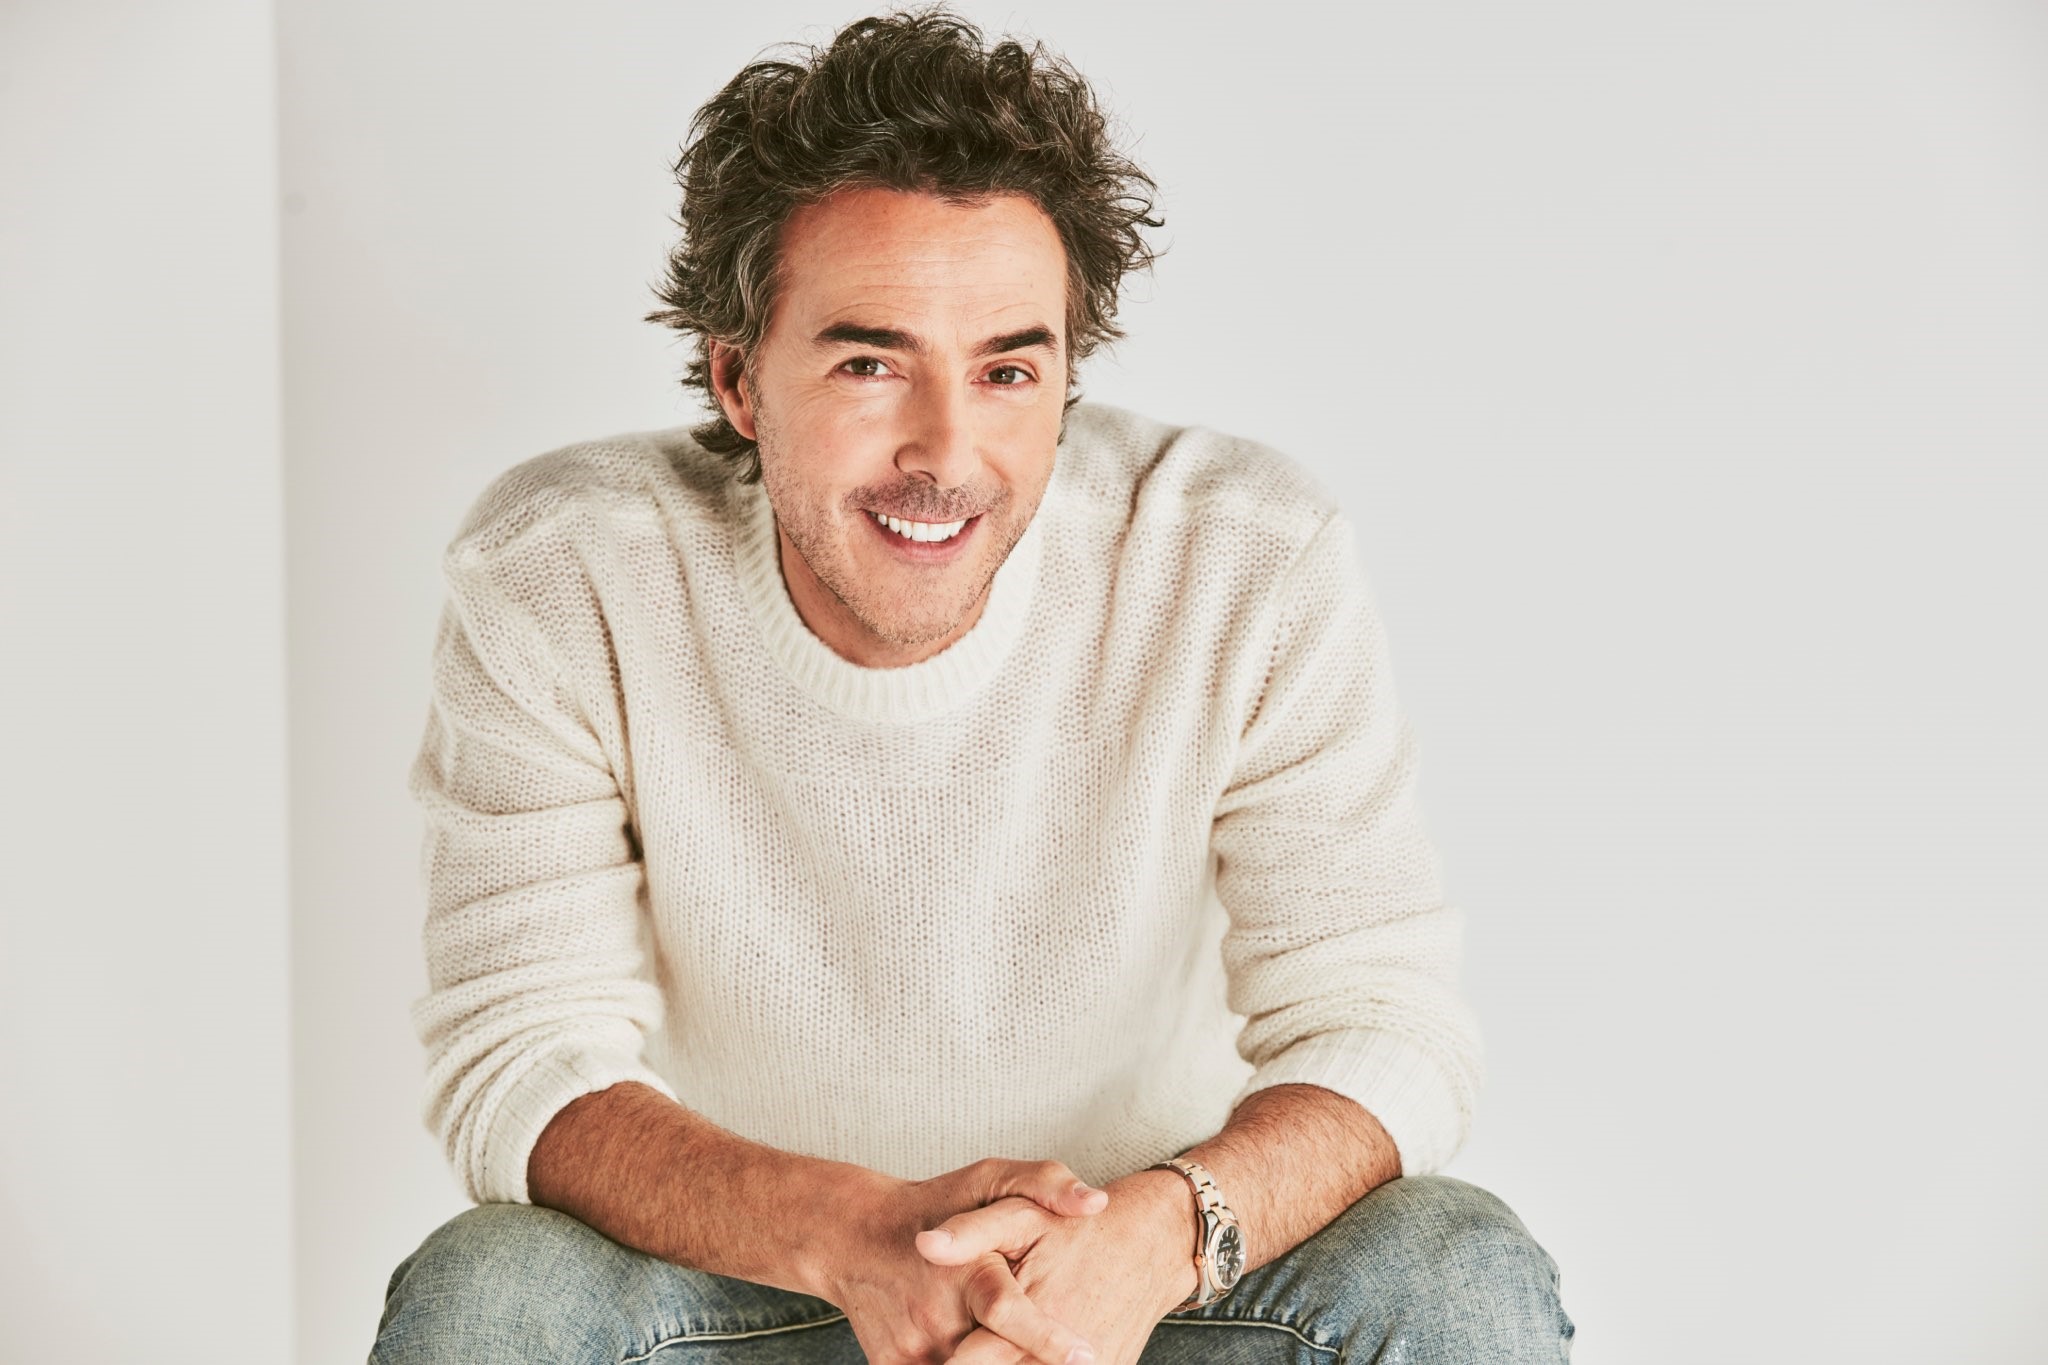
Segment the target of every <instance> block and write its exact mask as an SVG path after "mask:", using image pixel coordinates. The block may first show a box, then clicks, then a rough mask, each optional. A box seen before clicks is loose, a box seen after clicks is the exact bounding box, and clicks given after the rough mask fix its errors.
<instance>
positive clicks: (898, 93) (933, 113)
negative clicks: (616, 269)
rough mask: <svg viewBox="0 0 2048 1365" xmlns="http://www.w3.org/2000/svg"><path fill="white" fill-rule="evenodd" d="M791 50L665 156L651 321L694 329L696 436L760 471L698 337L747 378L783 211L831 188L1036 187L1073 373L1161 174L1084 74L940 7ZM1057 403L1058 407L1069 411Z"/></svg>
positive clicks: (950, 194) (1131, 255)
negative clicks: (669, 244) (1119, 129)
mask: <svg viewBox="0 0 2048 1365" xmlns="http://www.w3.org/2000/svg"><path fill="white" fill-rule="evenodd" d="M799 55H800V56H801V57H802V58H803V60H801V61H797V62H788V61H775V60H761V61H756V62H754V63H752V64H751V65H749V66H747V67H745V68H743V69H742V70H741V71H740V73H739V74H738V75H736V76H734V77H733V78H732V80H730V81H728V82H727V83H726V86H725V88H724V89H723V90H721V91H719V92H718V94H716V95H715V96H713V97H712V98H711V99H710V100H709V101H707V102H706V103H705V104H704V106H703V107H702V108H701V109H699V110H698V111H697V114H696V117H695V118H694V119H692V121H691V124H690V139H691V140H690V141H688V142H687V143H685V145H684V146H683V149H682V154H681V156H680V157H678V159H677V161H676V163H675V174H676V180H677V183H678V184H680V185H681V186H682V190H683V200H682V213H681V216H680V218H679V219H678V220H677V226H678V227H680V228H681V229H682V230H683V238H682V240H681V242H680V243H679V244H678V245H677V246H676V247H675V249H674V250H673V251H672V252H671V253H670V256H669V260H668V267H667V271H666V274H665V277H664V279H663V280H662V282H661V284H660V285H659V286H658V287H657V288H656V290H655V293H656V294H657V296H658V297H659V298H660V299H661V301H662V302H663V303H664V304H665V305H667V306H666V307H664V308H661V309H659V310H657V311H655V312H652V313H649V314H648V315H647V321H649V322H658V323H662V324H663V325H665V326H668V327H673V328H675V329H676V330H677V331H679V332H682V333H685V334H694V335H695V336H696V338H697V344H696V354H695V356H694V358H693V359H692V360H691V361H690V362H689V365H688V368H687V370H686V371H685V374H684V376H683V381H682V382H683V384H684V385H685V386H686V387H691V388H698V389H702V390H703V391H704V393H705V396H706V397H707V398H709V399H710V400H711V407H712V410H713V411H714V412H718V413H719V415H718V417H717V418H715V419H714V420H712V421H709V422H706V423H704V424H702V425H700V426H698V427H695V428H694V429H693V430H692V433H691V434H692V435H694V436H695V437H696V438H697V440H698V441H699V442H700V443H702V444H703V445H704V446H705V447H706V448H707V449H709V450H712V451H715V452H717V453H719V454H721V455H726V456H730V457H731V458H732V459H733V460H734V461H735V462H736V463H737V464H738V465H739V466H741V468H740V471H739V473H738V477H739V478H740V479H741V480H742V481H743V482H748V483H752V482H755V481H757V480H759V478H760V477H761V456H760V451H759V450H758V449H757V448H756V446H755V443H754V442H753V441H751V440H748V439H747V438H746V437H744V436H742V435H740V433H739V432H738V431H736V430H735V429H734V428H733V425H732V423H731V422H729V421H727V420H726V418H725V416H724V414H723V412H722V411H720V410H719V408H718V402H717V396H716V395H715V394H714V393H713V391H712V388H711V382H710V378H711V348H710V344H709V343H710V341H711V340H712V339H714V338H715V339H717V340H719V341H722V342H725V343H727V344H728V345H731V346H734V347H736V348H738V349H739V351H740V353H741V355H742V356H743V357H745V364H746V372H747V373H749V374H751V373H752V371H753V365H754V358H755V353H756V348H757V347H758V345H759V343H760V341H761V338H762V335H763V334H764V333H765V332H766V331H767V327H768V316H769V312H770V308H771V306H772V304H773V302H774V299H775V290H776V285H777V274H776V244H777V239H778V236H779V234H780V232H781V230H782V225H783V223H784V222H785V221H786V220H787V219H788V217H789V215H790V213H791V211H792V210H794V209H796V208H798V207H800V206H803V205H806V204H812V203H816V202H817V201H818V200H821V199H823V198H825V197H826V196H827V195H829V194H831V193H833V192H834V191H836V190H840V189H846V188H851V187H883V188H889V189H898V190H909V191H918V192H923V193H929V194H936V195H938V196H940V197H941V198H943V199H946V200H948V201H949V202H953V203H960V204H966V203H973V202H976V201H979V200H981V199H984V198H986V197H987V196H990V195H994V194H1005V193H1014V194H1023V195H1028V196H1030V197H1031V198H1032V199H1033V200H1034V201H1036V203H1037V204H1038V206H1039V207H1040V208H1041V209H1043V210H1044V211H1045V213H1046V215H1047V216H1048V217H1049V218H1051V219H1052V221H1053V224H1054V226H1055V227H1057V228H1058V229H1059V235H1060V242H1061V244H1062V245H1063V246H1064V247H1065V249H1066V258H1067V309H1066V311H1067V316H1066V333H1067V367H1066V368H1067V375H1066V384H1067V390H1068V397H1067V399H1066V407H1067V408H1071V407H1073V405H1074V404H1075V403H1076V402H1078V401H1079V398H1080V395H1079V393H1078V392H1077V391H1076V390H1075V389H1074V366H1075V363H1076V362H1077V361H1078V360H1080V359H1081V358H1082V357H1084V356H1086V355H1088V354H1089V353H1090V352H1091V351H1093V350H1094V349H1095V348H1096V347H1097V346H1098V345H1100V344H1101V343H1103V342H1105V341H1111V340H1115V339H1116V338H1119V337H1121V336H1123V335H1124V333H1123V331H1122V330H1121V329H1120V328H1118V327H1117V325H1116V321H1115V319H1116V305H1117V289H1118V286H1119V285H1120V283H1121V282H1122V279H1123V276H1124V275H1125V273H1127V272H1128V271H1131V270H1134V269H1138V268H1140V267H1149V266H1150V265H1151V264H1152V261H1153V259H1154V258H1155V257H1156V255H1157V254H1158V252H1156V251H1155V250H1154V249H1153V248H1152V247H1150V246H1149V245H1148V244H1147V243H1146V242H1145V240H1144V239H1143V237H1142V236H1141V235H1140V234H1139V231H1138V229H1139V226H1140V225H1143V226H1146V227H1159V226H1162V224H1163V222H1164V220H1163V219H1161V218H1158V217H1155V216H1153V213H1152V197H1151V196H1152V195H1153V194H1154V193H1156V191H1157V186H1156V185H1155V184H1154V183H1153V181H1152V179H1151V178H1150V177H1149V176H1147V175H1146V174H1145V173H1144V172H1143V171H1141V170H1139V169H1138V167H1137V166H1136V165H1134V164H1132V163H1131V162H1130V161H1128V160H1126V159H1125V158H1124V157H1123V156H1121V155H1120V154H1119V153H1118V152H1117V150H1116V149H1115V148H1114V147H1113V146H1112V145H1111V143H1110V139H1109V134H1108V127H1107V121H1106V119H1105V117H1104V115H1103V113H1102V112H1101V110H1100V108H1099V107H1098V105H1097V103H1096V100H1095V97H1094V93H1093V91H1091V90H1090V89H1089V87H1088V84H1087V82H1086V81H1085V80H1084V79H1083V78H1082V77H1081V74H1080V73H1079V72H1078V71H1076V70H1075V69H1074V68H1073V67H1072V66H1070V65H1069V64H1068V63H1066V62H1065V61H1064V60H1062V59H1060V58H1058V57H1054V56H1050V55H1048V54H1047V53H1046V52H1045V49H1044V46H1043V45H1042V44H1039V43H1035V42H1034V43H1033V44H1032V47H1031V49H1030V50H1029V51H1026V50H1025V49H1024V48H1023V47H1022V46H1020V45H1019V44H1017V43H1016V42H1013V41H1008V40H1005V41H1004V42H1002V43H1000V44H998V45H997V46H996V47H994V48H991V49H984V47H983V41H982V35H981V31H980V30H979V29H977V28H976V27H975V26H974V25H972V24H970V23H968V22H967V21H966V20H964V19H962V18H960V17H958V16H957V15H954V14H951V13H948V12H947V11H945V10H944V9H943V8H941V7H938V6H928V7H925V8H921V9H917V10H909V11H904V12H900V13H896V14H891V15H887V16H883V17H876V18H868V19H861V20H857V21H856V22H854V23H852V24H849V25H847V26H846V27H845V28H843V29H841V30H840V31H839V33H838V34H837V35H835V36H834V38H833V39H832V43H831V46H829V47H826V48H816V47H812V48H807V49H801V50H800V53H799ZM1063 411H1064V410H1063Z"/></svg>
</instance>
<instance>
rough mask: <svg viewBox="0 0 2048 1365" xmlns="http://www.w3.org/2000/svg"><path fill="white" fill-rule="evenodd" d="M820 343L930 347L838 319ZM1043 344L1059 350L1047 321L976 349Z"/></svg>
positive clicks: (916, 350)
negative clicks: (1046, 323)
mask: <svg viewBox="0 0 2048 1365" xmlns="http://www.w3.org/2000/svg"><path fill="white" fill-rule="evenodd" d="M811 340H812V342H813V344H815V345H818V346H830V345H833V344H834V343H837V342H846V343H849V344H851V345H855V346H873V347H875V348H876V349H878V350H884V351H906V352H908V353H909V354H911V355H923V354H924V353H925V352H926V350H927V349H928V348H927V347H926V346H925V343H924V338H923V337H920V336H916V335H914V334H912V333H910V332H905V331H901V330H899V329H897V328H895V327H869V326H865V325H864V324H862V323H858V322H835V323H833V324H832V325H831V326H830V327H827V328H826V329H825V330H824V331H822V332H820V333H818V335H817V336H815V337H813V338H812V339H811ZM1033 346H1040V347H1043V348H1045V349H1046V350H1048V351H1053V352H1057V351H1058V349H1059V345H1058V339H1057V338H1056V337H1054V336H1053V334H1052V329H1051V328H1050V327H1047V326H1045V325H1044V324H1042V323H1041V324H1038V325H1035V326H1031V327H1025V328H1022V329H1021V330H1019V331H1015V332H1004V333H1003V334H1002V335H1001V336H992V337H990V338H989V339H988V340H986V341H984V342H982V343H981V344H980V345H979V346H976V347H975V348H974V354H975V355H976V356H985V355H1001V354H1002V353H1004V352H1005V351H1023V350H1029V349H1030V348H1031V347H1033Z"/></svg>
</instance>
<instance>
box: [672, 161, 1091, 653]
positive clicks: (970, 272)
mask: <svg viewBox="0 0 2048 1365" xmlns="http://www.w3.org/2000/svg"><path fill="white" fill-rule="evenodd" d="M780 256H781V285H780V292H779V294H778V297H777V299H776V302H775V307H774V311H773V312H772V313H771V314H770V317H769V323H768V329H767V333H766V335H765V336H764V337H763V339H762V342H761V345H760V348H759V351H758V354H757V355H756V356H755V365H754V376H753V382H752V383H750V384H745V385H742V384H740V383H739V382H738V381H739V380H740V375H739V367H738V365H737V363H736V360H737V357H736V356H735V354H734V353H733V352H732V351H731V350H730V349H729V348H726V347H723V346H721V345H718V344H716V343H714V344H713V346H712V357H711V358H712V373H713V376H714V385H715V388H716V391H717V394H718V397H719V400H720V403H721V404H722V406H723V407H724V410H725V413H726V416H727V417H728V418H729V419H730V420H731V421H732V424H733V425H734V427H736V428H737V429H738V430H739V432H740V433H741V434H742V435H744V436H747V437H749V438H751V439H753V440H754V441H756V442H758V443H759V445H760V450H761V480H762V485H763V487H764V489H765V490H766V492H767V494H768V499H769V502H770V505H771V506H773V508H774V509H775V521H776V524H777V526H778V528H779V536H778V538H779V541H780V549H781V562H782V575H783V581H784V582H785V583H787V584H788V586H789V593H790V598H791V600H792V602H794V603H795V605H796V607H797V610H798V613H799V614H800V615H801V616H802V617H803V618H804V621H805V623H806V624H807V625H809V626H810V628H811V630H812V632H813V633H814V634H816V635H817V636H818V637H819V638H820V639H821V640H823V641H824V642H825V643H826V644H827V645H829V646H831V647H832V649H833V650H834V651H836V652H837V653H838V654H840V655H841V656H843V657H845V658H847V659H850V660H852V661H853V662H855V663H858V664H863V665H865V666H868V667H873V668H892V667H900V666H902V665H904V664H909V663H915V662H917V661H918V660H920V659H923V658H926V657H929V656H930V655H933V654H936V653H938V652H939V651H940V650H942V649H944V648H945V647H946V646H947V645H950V644H951V643H953V641H955V640H957V639H958V638H960V637H961V636H962V635H964V634H966V633H967V632H968V630H969V629H971V628H972V627H973V625H974V623H975V621H976V620H977V619H979V617H980V615H981V609H982V606H983V604H984V603H985V601H986V599H987V596H988V590H989V585H990V583H991V582H992V580H993V579H994V577H995V572H996V570H997V568H999V567H1000V566H1001V565H1002V563H1003V560H1004V559H1005V558H1006V557H1007V556H1008V555H1009V553H1010V550H1011V547H1012V546H1014V545H1015V544H1016V543H1017V540H1018V538H1019V537H1020V536H1022V535H1023V534H1024V530H1025V527H1026V526H1028V525H1029V524H1030V521H1031V518H1032V516H1033V515H1034V514H1035V513H1036V512H1037V510H1038V504H1039V500H1040V498H1041V497H1042V496H1043V494H1044V492H1045V487H1046V483H1047V481H1048V480H1049V479H1050V478H1051V477H1052V468H1053V455H1054V449H1055V447H1056V446H1057V445H1058V442H1059V433H1060V423H1061V418H1062V416H1063V414H1064V409H1065V400H1066V344H1067V343H1066V325H1065V319H1066V252H1065V249H1064V248H1063V247H1062V246H1061V243H1060V239H1059V233H1058V231H1057V229H1055V228H1054V226H1053V224H1052V220H1051V219H1050V218H1048V217H1046V215H1045V213H1044V211H1043V210H1041V209H1040V208H1039V207H1038V206H1037V204H1035V203H1034V202H1032V201H1031V200H1030V199H1028V198H1025V197H1022V196H1017V195H1003V196H999V197H996V198H992V199H989V200H987V201H985V202H984V203H982V204H980V205H979V206H976V207H971V208H963V207H958V206H955V205H952V204H948V203H946V202H945V201H943V200H941V199H938V198H935V197H933V196H930V195H924V194H908V193H902V192H898V191H894V190H879V189H861V190H847V191H842V192H841V193H839V194H836V195H833V196H832V197H830V198H828V199H826V200H824V201H822V202H820V203H817V204H813V205H808V206H806V207H804V208H800V209H798V210H797V211H796V212H795V213H793V214H792V215H791V216H790V218H789V220H788V222H787V223H786V224H785V225H784V228H783V232H782V237H781V243H780ZM876 512H882V513H886V514H889V515H892V516H896V517H899V518H902V519H906V520H908V521H913V522H921V523H925V524H927V525H928V526H933V527H934V528H935V529H934V530H932V531H931V532H930V534H933V535H939V534H942V533H943V532H945V531H947V530H950V529H951V528H952V524H953V523H955V522H959V521H962V520H964V521H965V522H966V525H965V526H963V527H961V528H960V529H959V531H958V532H957V533H956V534H954V535H952V536H951V537H950V538H948V539H944V540H930V541H918V540H912V539H907V538H905V537H904V536H903V535H902V534H900V533H899V532H897V531H895V530H891V529H890V528H889V527H887V526H884V525H882V524H880V523H879V522H877V520H876V518H875V515H874V514H875V513H876ZM905 529H911V528H905ZM919 529H920V534H924V533H925V532H924V531H923V530H922V528H919Z"/></svg>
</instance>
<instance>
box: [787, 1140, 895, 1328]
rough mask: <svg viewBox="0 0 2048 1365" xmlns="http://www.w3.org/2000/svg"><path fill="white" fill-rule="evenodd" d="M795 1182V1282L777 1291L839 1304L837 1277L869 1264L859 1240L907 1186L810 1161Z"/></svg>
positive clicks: (868, 1251) (862, 1169)
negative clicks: (798, 1211) (799, 1193)
mask: <svg viewBox="0 0 2048 1365" xmlns="http://www.w3.org/2000/svg"><path fill="white" fill-rule="evenodd" d="M798 1183H799V1184H800V1185H801V1186H802V1187H803V1191H804V1195H803V1208H804V1214H803V1216H802V1218H801V1219H800V1220H797V1221H798V1222H799V1223H800V1225H801V1226H802V1233H801V1235H800V1237H799V1240H800V1242H801V1244H802V1252H801V1253H800V1254H799V1255H798V1257H797V1258H796V1260H795V1262H794V1272H795V1279H796V1283H794V1284H790V1285H786V1286H783V1287H784V1288H789V1289H794V1290H795V1291H796V1292H798V1293H800V1294H808V1295H810V1296H811V1297H812V1298H817V1299H823V1300H825V1301H826V1302H827V1303H832V1304H842V1305H843V1298H844V1295H843V1293H842V1284H843V1275H842V1272H843V1271H844V1270H845V1269H846V1268H847V1267H850V1266H859V1265H864V1264H867V1263H868V1262H869V1261H870V1260H871V1259H872V1256H873V1250H872V1248H870V1247H867V1246H864V1245H862V1244H861V1239H862V1238H863V1237H865V1236H868V1235H870V1234H871V1232H872V1230H873V1229H874V1228H875V1227H876V1226H877V1225H878V1224H879V1223H880V1222H881V1221H882V1220H883V1219H884V1218H885V1217H887V1216H889V1215H890V1214H892V1213H893V1212H894V1210H895V1208H896V1207H898V1206H900V1204H901V1197H900V1192H901V1190H902V1188H903V1186H904V1185H905V1184H907V1183H908V1182H906V1181H902V1180H897V1179H895V1178H893V1177H891V1176H888V1175H884V1174H883V1173H882V1172H880V1171H877V1170H873V1169H870V1168H869V1167H866V1166H860V1165H855V1164H854V1163H852V1162H837V1161H812V1162H810V1163H809V1164H808V1165H807V1166H806V1167H805V1168H804V1172H803V1177H802V1179H801V1180H800V1181H799V1182H798Z"/></svg>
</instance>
